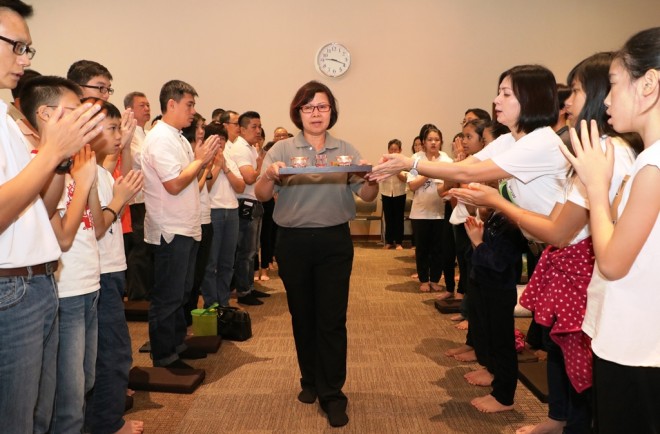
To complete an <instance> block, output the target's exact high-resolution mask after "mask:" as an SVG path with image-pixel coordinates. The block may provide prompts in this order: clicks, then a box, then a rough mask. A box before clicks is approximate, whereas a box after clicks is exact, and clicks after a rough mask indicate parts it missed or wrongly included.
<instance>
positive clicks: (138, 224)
mask: <svg viewBox="0 0 660 434" xmlns="http://www.w3.org/2000/svg"><path fill="white" fill-rule="evenodd" d="M130 210H131V225H132V227H133V232H132V234H131V235H132V247H131V250H130V253H129V254H128V256H127V257H126V293H127V295H128V299H129V300H145V299H146V300H148V299H149V293H150V292H151V288H153V287H154V255H153V250H152V249H151V248H150V247H149V245H148V244H147V243H145V242H144V215H145V214H146V210H145V207H144V204H143V203H134V204H132V205H131V206H130Z"/></svg>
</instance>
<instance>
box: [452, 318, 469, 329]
mask: <svg viewBox="0 0 660 434" xmlns="http://www.w3.org/2000/svg"><path fill="white" fill-rule="evenodd" d="M454 327H456V328H457V329H459V330H467V329H468V320H466V319H464V320H463V321H461V322H459V323H458V324H456V325H455V326H454Z"/></svg>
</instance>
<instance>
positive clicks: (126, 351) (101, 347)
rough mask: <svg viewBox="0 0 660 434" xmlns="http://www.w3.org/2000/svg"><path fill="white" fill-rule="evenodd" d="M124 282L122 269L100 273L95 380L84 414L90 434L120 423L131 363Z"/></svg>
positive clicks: (111, 429)
mask: <svg viewBox="0 0 660 434" xmlns="http://www.w3.org/2000/svg"><path fill="white" fill-rule="evenodd" d="M125 283H126V279H125V277H124V272H123V271H117V272H114V273H104V274H101V293H100V295H99V303H98V308H97V310H98V319H99V332H98V351H97V354H96V381H95V383H94V389H92V392H91V393H90V395H89V397H88V399H87V409H86V414H85V425H86V426H87V429H88V431H90V432H92V433H94V434H97V433H113V432H116V431H119V430H120V429H121V427H122V426H124V404H125V403H126V389H127V388H128V372H129V371H130V369H131V365H132V363H133V357H132V354H131V352H132V350H131V336H130V335H129V333H128V324H126V317H125V315H124V302H123V300H122V299H123V293H124V287H125Z"/></svg>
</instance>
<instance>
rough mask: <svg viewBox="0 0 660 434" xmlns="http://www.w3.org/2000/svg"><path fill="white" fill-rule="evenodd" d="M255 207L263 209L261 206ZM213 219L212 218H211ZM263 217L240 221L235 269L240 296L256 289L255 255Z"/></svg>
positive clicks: (235, 279) (237, 291)
mask: <svg viewBox="0 0 660 434" xmlns="http://www.w3.org/2000/svg"><path fill="white" fill-rule="evenodd" d="M255 206H258V207H261V204H257V205H255ZM211 218H212V217H211ZM260 226H261V215H259V216H258V217H254V218H253V219H252V220H246V219H242V218H239V219H238V246H237V248H236V264H235V267H234V283H235V284H236V293H237V294H238V295H239V296H243V295H247V294H249V293H250V291H252V289H254V255H256V254H257V246H258V245H259V228H260Z"/></svg>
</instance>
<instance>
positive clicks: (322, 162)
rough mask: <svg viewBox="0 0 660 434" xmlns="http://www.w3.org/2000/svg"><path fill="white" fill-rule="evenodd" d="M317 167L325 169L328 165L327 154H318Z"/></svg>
mask: <svg viewBox="0 0 660 434" xmlns="http://www.w3.org/2000/svg"><path fill="white" fill-rule="evenodd" d="M315 165H316V167H325V166H327V165H328V156H327V155H326V154H316V161H315Z"/></svg>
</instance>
